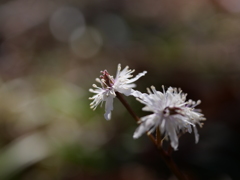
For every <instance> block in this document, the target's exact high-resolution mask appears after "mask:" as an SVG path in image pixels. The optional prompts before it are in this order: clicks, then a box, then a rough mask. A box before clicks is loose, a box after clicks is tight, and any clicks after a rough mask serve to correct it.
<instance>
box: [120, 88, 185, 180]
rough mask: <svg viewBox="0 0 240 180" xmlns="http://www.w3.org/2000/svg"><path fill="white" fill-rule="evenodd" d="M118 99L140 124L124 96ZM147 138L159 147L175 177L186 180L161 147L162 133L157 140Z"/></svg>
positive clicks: (151, 137)
mask: <svg viewBox="0 0 240 180" xmlns="http://www.w3.org/2000/svg"><path fill="white" fill-rule="evenodd" d="M116 95H117V98H118V99H119V100H120V101H121V103H122V104H123V105H124V106H125V108H126V109H127V110H128V112H129V113H130V114H131V115H132V117H133V118H134V119H135V120H136V121H137V122H140V118H139V117H138V116H137V115H136V114H135V112H134V111H133V110H132V108H131V107H130V106H129V104H128V103H127V101H126V100H125V99H124V98H123V96H122V95H121V94H120V93H118V92H116ZM147 136H148V137H149V138H150V139H151V141H152V142H153V143H154V144H155V145H156V146H157V148H158V150H159V151H158V152H159V153H160V155H161V157H162V159H163V160H164V161H165V163H166V164H167V166H168V168H169V169H171V171H172V172H173V173H174V174H175V176H176V177H177V178H178V179H179V180H186V177H185V176H184V175H183V173H182V172H181V171H180V170H179V168H178V167H177V165H176V164H175V162H174V161H173V159H172V157H171V154H168V153H167V152H165V151H164V149H163V148H162V146H161V134H160V131H159V132H158V131H157V140H156V139H155V137H154V136H153V135H152V134H150V133H147Z"/></svg>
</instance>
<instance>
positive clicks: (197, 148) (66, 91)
mask: <svg viewBox="0 0 240 180" xmlns="http://www.w3.org/2000/svg"><path fill="white" fill-rule="evenodd" d="M239 57H240V1H238V0H195V1H192V0H181V1H179V0H168V1H162V0H132V1H128V0H122V1H117V0H51V1H49V0H1V1H0V179H1V180H32V179H35V180H43V179H44V180H53V179H58V180H79V179H82V180H112V179H115V180H130V179H131V180H160V179H162V180H164V179H169V180H174V179H175V178H174V176H173V175H172V173H171V172H170V171H169V170H168V168H167V167H166V165H165V164H164V163H163V161H162V160H161V158H160V157H159V155H158V152H157V151H156V149H155V147H154V145H153V144H152V143H151V142H150V141H149V139H148V138H147V137H144V136H143V137H141V138H140V139H138V140H134V139H133V138H132V135H133V132H134V130H135V128H136V127H137V125H136V123H135V121H134V120H133V119H132V118H131V116H130V115H129V114H128V113H127V111H126V110H125V109H124V107H123V105H122V104H121V103H120V102H119V101H118V100H117V99H116V100H115V102H114V111H113V114H112V120H111V121H109V122H107V121H106V120H105V119H104V117H103V114H104V108H100V107H98V108H97V110H96V111H92V110H91V109H90V108H89V103H90V100H89V99H88V97H90V96H92V95H93V94H91V93H89V91H88V89H89V88H91V86H92V84H93V83H95V78H96V77H98V76H99V75H100V70H104V69H107V70H108V71H109V73H111V74H112V75H114V76H115V73H116V69H117V64H118V63H121V64H122V67H125V66H126V65H129V66H130V68H132V69H136V74H137V73H139V72H141V71H143V70H146V71H148V74H147V75H146V76H144V77H142V78H141V79H140V80H138V81H137V85H138V90H140V91H143V92H146V87H150V86H151V85H154V86H155V87H156V88H157V89H158V90H161V86H162V85H165V86H166V87H168V86H173V87H181V88H182V90H183V92H186V93H188V98H191V99H193V100H198V99H201V100H202V104H200V105H199V108H201V109H202V110H203V113H204V114H205V116H206V118H207V121H206V122H205V125H204V126H203V128H202V129H201V128H199V134H200V141H199V143H198V144H195V143H194V135H193V134H186V135H184V136H182V137H181V138H180V145H179V150H178V151H176V152H174V153H173V156H174V159H175V161H176V163H177V164H178V165H179V167H180V168H181V169H182V170H183V171H184V172H185V173H186V174H187V175H188V176H189V177H190V179H196V180H202V179H204V180H206V179H211V180H215V179H216V180H235V179H240V172H239V170H240V154H239V152H240V143H239V138H240V133H239V131H240V123H239V119H240V112H239V111H240V94H239V92H240V61H239ZM136 74H135V75H136ZM127 101H128V102H129V103H130V104H131V106H132V107H133V109H134V110H135V111H136V112H137V114H138V115H139V116H144V115H147V114H148V113H147V112H142V111H141V108H142V105H141V104H139V103H138V102H137V101H135V99H134V98H132V97H128V98H127Z"/></svg>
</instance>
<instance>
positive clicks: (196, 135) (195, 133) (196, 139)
mask: <svg viewBox="0 0 240 180" xmlns="http://www.w3.org/2000/svg"><path fill="white" fill-rule="evenodd" d="M193 131H194V135H195V143H196V144H197V143H198V141H199V134H198V130H197V127H196V126H194V127H193Z"/></svg>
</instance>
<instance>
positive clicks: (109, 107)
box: [104, 97, 113, 120]
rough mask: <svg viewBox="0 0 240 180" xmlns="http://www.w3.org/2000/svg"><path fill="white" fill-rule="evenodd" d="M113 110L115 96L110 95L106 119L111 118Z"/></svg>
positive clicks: (107, 100) (106, 104)
mask: <svg viewBox="0 0 240 180" xmlns="http://www.w3.org/2000/svg"><path fill="white" fill-rule="evenodd" d="M112 110H113V97H108V98H107V99H106V103H105V114H104V117H105V119H106V120H110V119H111V111H112Z"/></svg>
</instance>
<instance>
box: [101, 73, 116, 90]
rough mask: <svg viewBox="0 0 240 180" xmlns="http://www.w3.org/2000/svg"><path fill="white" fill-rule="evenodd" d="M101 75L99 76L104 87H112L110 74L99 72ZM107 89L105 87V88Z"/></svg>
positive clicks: (112, 82) (112, 80) (112, 81)
mask: <svg viewBox="0 0 240 180" xmlns="http://www.w3.org/2000/svg"><path fill="white" fill-rule="evenodd" d="M101 73H102V75H101V76H100V78H101V79H103V80H104V82H105V83H106V85H107V86H108V87H112V86H113V85H114V79H113V77H112V76H110V74H109V73H108V72H107V70H104V71H101ZM106 88H107V87H106Z"/></svg>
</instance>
